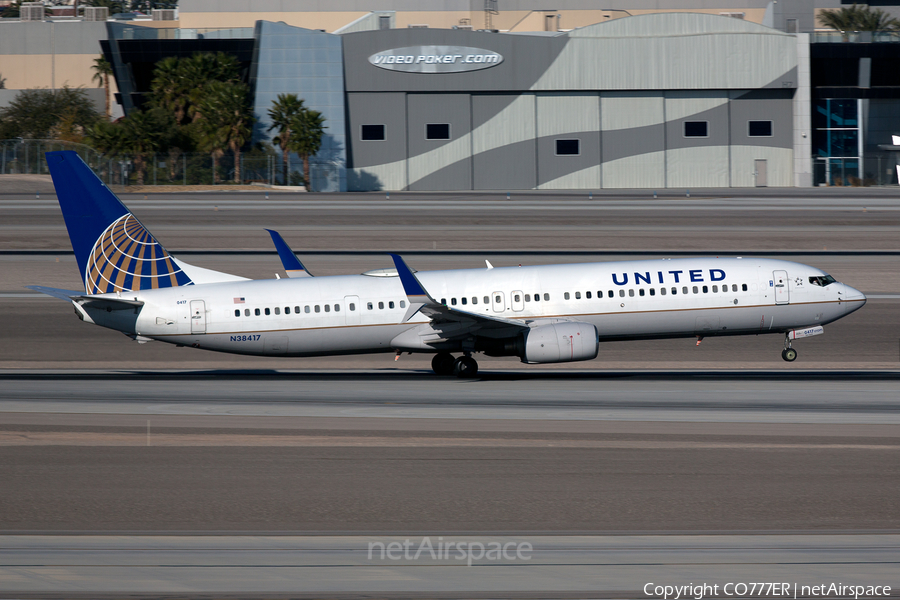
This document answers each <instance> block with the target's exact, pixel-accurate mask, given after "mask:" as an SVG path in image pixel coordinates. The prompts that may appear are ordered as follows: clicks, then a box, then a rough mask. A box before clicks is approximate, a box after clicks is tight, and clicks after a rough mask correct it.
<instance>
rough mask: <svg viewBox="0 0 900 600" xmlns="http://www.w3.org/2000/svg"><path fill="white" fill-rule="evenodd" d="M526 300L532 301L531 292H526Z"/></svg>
mask: <svg viewBox="0 0 900 600" xmlns="http://www.w3.org/2000/svg"><path fill="white" fill-rule="evenodd" d="M525 302H531V294H525Z"/></svg>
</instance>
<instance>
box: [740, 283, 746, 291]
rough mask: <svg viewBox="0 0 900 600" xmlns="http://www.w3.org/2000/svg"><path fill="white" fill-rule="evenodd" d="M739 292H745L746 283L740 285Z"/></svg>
mask: <svg viewBox="0 0 900 600" xmlns="http://www.w3.org/2000/svg"><path fill="white" fill-rule="evenodd" d="M741 290H742V291H744V292H746V291H747V284H746V283H744V284H741Z"/></svg>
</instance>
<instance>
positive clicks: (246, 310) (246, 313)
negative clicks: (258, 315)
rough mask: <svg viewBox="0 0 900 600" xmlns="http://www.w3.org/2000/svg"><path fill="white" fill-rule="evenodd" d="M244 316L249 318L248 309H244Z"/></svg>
mask: <svg viewBox="0 0 900 600" xmlns="http://www.w3.org/2000/svg"><path fill="white" fill-rule="evenodd" d="M244 316H245V317H249V316H250V309H249V308H245V309H244Z"/></svg>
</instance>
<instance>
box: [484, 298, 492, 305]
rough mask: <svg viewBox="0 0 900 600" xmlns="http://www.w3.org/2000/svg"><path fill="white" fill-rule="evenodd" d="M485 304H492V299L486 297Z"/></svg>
mask: <svg viewBox="0 0 900 600" xmlns="http://www.w3.org/2000/svg"><path fill="white" fill-rule="evenodd" d="M484 303H485V304H490V303H491V299H490V298H489V297H488V296H485V297H484Z"/></svg>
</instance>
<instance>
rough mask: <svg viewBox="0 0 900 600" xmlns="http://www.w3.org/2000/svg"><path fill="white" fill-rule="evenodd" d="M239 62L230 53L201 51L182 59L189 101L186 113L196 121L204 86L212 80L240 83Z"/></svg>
mask: <svg viewBox="0 0 900 600" xmlns="http://www.w3.org/2000/svg"><path fill="white" fill-rule="evenodd" d="M240 68H241V64H240V62H238V59H237V58H235V57H234V56H233V55H231V54H225V53H224V52H216V53H215V54H212V53H210V52H202V53H197V54H194V55H193V56H192V57H190V58H189V59H187V60H185V61H184V65H183V69H184V77H185V79H186V81H187V85H188V91H187V97H188V101H189V105H188V115H189V116H190V117H191V120H192V121H194V122H196V121H198V120H199V119H200V118H201V117H202V113H200V111H199V105H200V103H201V102H203V98H204V96H205V95H206V90H205V88H206V86H207V85H208V84H209V83H210V82H212V81H224V82H228V83H240Z"/></svg>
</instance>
